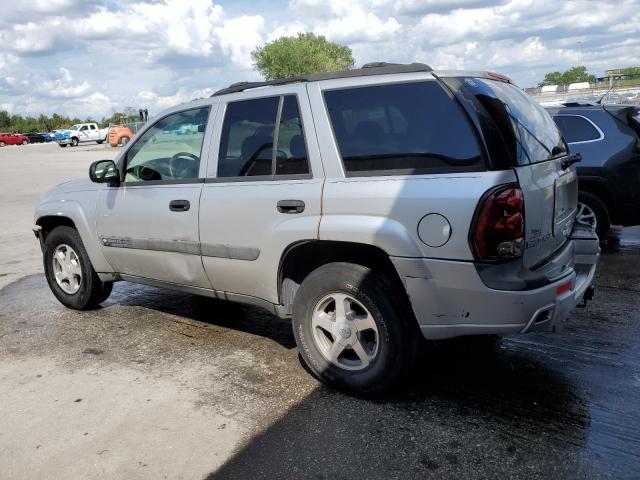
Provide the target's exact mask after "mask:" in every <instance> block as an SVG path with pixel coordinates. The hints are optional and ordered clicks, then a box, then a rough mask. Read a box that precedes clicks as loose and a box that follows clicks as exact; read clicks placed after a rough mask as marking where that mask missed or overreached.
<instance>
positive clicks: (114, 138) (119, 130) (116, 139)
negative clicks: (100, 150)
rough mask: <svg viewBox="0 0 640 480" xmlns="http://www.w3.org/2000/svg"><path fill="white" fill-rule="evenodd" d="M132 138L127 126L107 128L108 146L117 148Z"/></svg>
mask: <svg viewBox="0 0 640 480" xmlns="http://www.w3.org/2000/svg"><path fill="white" fill-rule="evenodd" d="M132 138H133V132H132V131H131V129H130V128H129V127H128V126H127V125H114V126H112V127H109V145H111V146H112V147H117V146H118V145H122V146H124V145H126V144H127V143H129V140H131V139H132Z"/></svg>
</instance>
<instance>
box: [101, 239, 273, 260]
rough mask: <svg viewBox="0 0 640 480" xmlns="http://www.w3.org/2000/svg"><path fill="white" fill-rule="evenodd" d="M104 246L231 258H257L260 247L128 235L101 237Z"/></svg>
mask: <svg viewBox="0 0 640 480" xmlns="http://www.w3.org/2000/svg"><path fill="white" fill-rule="evenodd" d="M100 243H101V244H102V246H104V247H112V248H131V249H134V250H154V251H158V252H175V253H185V254H187V255H202V256H204V257H218V258H228V259H230V260H249V261H253V260H256V259H257V258H258V257H259V256H260V249H259V248H254V247H238V246H234V245H224V244H220V243H216V244H209V243H204V244H200V243H199V242H194V241H189V240H186V241H185V240H159V239H145V238H128V237H100Z"/></svg>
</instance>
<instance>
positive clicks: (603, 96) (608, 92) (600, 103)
mask: <svg viewBox="0 0 640 480" xmlns="http://www.w3.org/2000/svg"><path fill="white" fill-rule="evenodd" d="M611 90H613V85H611V86H610V87H609V90H607V93H605V94H604V95H602V96H601V97H600V100H598V101H597V102H596V103H597V104H598V105H602V101H603V100H604V99H605V98H606V96H607V95H609V94H610V93H611Z"/></svg>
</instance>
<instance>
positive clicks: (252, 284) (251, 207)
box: [200, 85, 323, 303]
mask: <svg viewBox="0 0 640 480" xmlns="http://www.w3.org/2000/svg"><path fill="white" fill-rule="evenodd" d="M260 95H261V96H260V97H258V95H257V94H255V96H256V98H251V99H246V100H239V101H231V102H229V103H227V104H226V105H225V106H224V107H223V106H221V107H220V113H219V117H223V116H224V121H219V122H216V123H217V124H218V125H217V126H216V132H215V133H214V138H215V139H216V140H218V142H217V143H216V144H215V145H216V147H214V148H212V153H213V152H217V153H218V159H217V162H215V161H212V162H210V166H209V172H208V177H210V178H207V180H206V183H205V185H204V188H203V191H202V199H201V207H200V238H201V241H202V262H203V264H204V267H205V270H206V272H207V274H208V275H209V279H210V281H211V283H212V285H213V287H214V288H215V289H216V290H218V291H223V292H227V293H234V294H241V295H247V296H251V297H258V298H261V299H265V300H268V301H270V302H272V303H278V296H277V292H278V288H277V287H278V286H277V279H278V267H279V262H280V258H281V255H282V253H283V252H284V251H286V248H287V247H288V246H289V245H292V244H294V243H296V242H300V241H305V240H313V239H317V236H318V226H319V222H320V215H321V211H320V201H321V191H322V178H323V172H322V165H321V161H320V155H319V150H318V146H317V142H316V139H315V136H314V135H313V121H312V118H311V110H310V107H309V101H308V99H307V95H306V88H305V87H304V86H303V85H288V86H286V87H279V88H276V87H274V88H270V89H269V92H262V93H260ZM223 108H224V114H223Z"/></svg>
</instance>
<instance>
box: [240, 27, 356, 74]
mask: <svg viewBox="0 0 640 480" xmlns="http://www.w3.org/2000/svg"><path fill="white" fill-rule="evenodd" d="M251 59H252V60H253V66H254V68H255V69H256V70H257V71H258V72H260V73H261V74H262V75H263V76H264V78H265V79H266V80H277V79H280V78H286V77H295V76H298V75H305V74H310V73H321V72H335V71H338V70H346V69H349V68H352V67H353V65H354V63H355V61H354V59H353V54H352V53H351V49H350V48H349V47H346V46H343V45H338V44H337V43H333V42H330V41H328V40H327V39H326V38H324V37H323V36H322V35H314V34H313V33H298V34H297V35H296V36H295V37H280V38H278V39H277V40H274V41H272V42H269V43H266V44H265V45H263V46H261V47H256V48H255V50H253V52H251Z"/></svg>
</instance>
